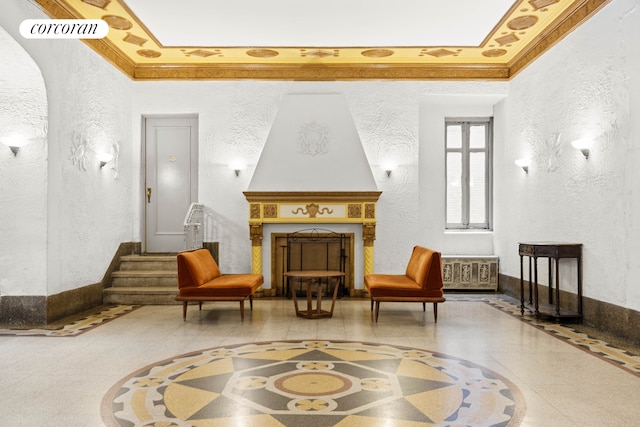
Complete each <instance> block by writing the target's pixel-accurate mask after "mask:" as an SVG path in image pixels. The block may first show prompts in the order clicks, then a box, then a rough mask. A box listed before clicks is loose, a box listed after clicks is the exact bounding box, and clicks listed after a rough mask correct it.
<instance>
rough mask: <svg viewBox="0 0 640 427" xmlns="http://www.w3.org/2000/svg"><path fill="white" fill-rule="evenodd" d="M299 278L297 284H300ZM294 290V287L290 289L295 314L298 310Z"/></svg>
mask: <svg viewBox="0 0 640 427" xmlns="http://www.w3.org/2000/svg"><path fill="white" fill-rule="evenodd" d="M300 283H301V280H300V279H298V285H300ZM296 293H297V292H296V290H295V289H291V297H292V298H293V306H294V307H295V309H296V314H298V313H300V310H299V309H298V297H297V296H296Z"/></svg>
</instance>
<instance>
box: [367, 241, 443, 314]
mask: <svg viewBox="0 0 640 427" xmlns="http://www.w3.org/2000/svg"><path fill="white" fill-rule="evenodd" d="M440 258H441V257H440V252H436V251H434V250H431V249H428V248H424V247H421V246H415V247H414V248H413V252H412V254H411V258H410V259H409V263H408V264H407V269H406V272H405V274H367V275H366V276H364V285H365V287H366V288H367V290H368V291H369V295H370V296H371V310H372V311H373V308H374V302H375V319H376V322H377V321H378V312H379V311H380V303H381V302H382V301H393V302H421V303H422V310H423V311H424V310H425V309H426V303H428V302H432V303H433V318H434V321H435V322H437V321H438V303H439V302H445V301H446V299H445V298H444V296H443V295H444V294H443V292H442V286H443V284H442V262H441V260H440Z"/></svg>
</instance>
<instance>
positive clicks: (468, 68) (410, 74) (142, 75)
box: [33, 0, 611, 81]
mask: <svg viewBox="0 0 640 427" xmlns="http://www.w3.org/2000/svg"><path fill="white" fill-rule="evenodd" d="M33 1H34V2H35V3H37V4H38V5H40V7H41V8H42V9H43V11H44V12H45V13H46V14H47V15H48V16H50V17H52V18H56V19H77V18H92V19H95V18H98V19H99V18H101V17H102V16H104V15H105V14H110V13H113V11H114V10H118V11H119V12H118V14H121V16H122V17H123V18H124V19H126V20H128V21H130V22H132V23H133V25H134V26H135V28H136V29H135V31H134V32H135V34H131V35H130V36H131V37H138V39H137V40H144V42H146V44H145V45H144V46H142V45H143V43H142V42H141V43H140V48H138V46H136V45H135V44H134V45H132V44H131V43H132V42H131V41H130V39H127V40H124V39H126V37H124V38H123V35H124V34H127V33H126V31H125V30H123V29H122V28H115V29H114V28H112V30H113V31H110V34H109V36H107V38H105V39H102V40H91V39H85V40H83V41H84V43H86V44H87V45H88V46H90V47H91V48H92V49H93V50H94V51H96V52H97V53H98V54H99V55H101V56H102V57H104V58H105V59H106V60H107V61H108V62H110V63H111V64H112V65H114V66H115V67H116V68H117V69H119V70H120V71H122V72H123V73H124V74H125V75H127V76H128V77H129V78H131V79H132V80H140V81H153V80H243V79H252V80H292V81H331V80H336V81H350V80H416V81H419V80H489V81H492V80H493V81H501V80H509V79H511V78H512V77H513V76H515V75H516V74H517V73H518V72H520V71H521V70H522V69H524V68H525V67H527V66H528V65H529V64H530V63H531V62H533V61H534V60H536V59H537V58H538V57H539V56H540V55H542V54H543V53H544V52H546V51H547V50H549V49H550V48H551V47H552V46H553V45H554V44H555V43H557V42H558V41H559V40H561V39H562V38H564V37H565V36H566V35H567V34H569V33H570V32H572V31H573V30H574V29H576V28H577V27H578V26H579V25H580V24H582V23H583V22H584V21H586V20H587V19H588V18H590V17H591V16H593V15H594V14H595V13H596V12H598V11H599V10H600V9H601V8H602V7H604V6H605V5H606V4H608V3H609V2H611V0H575V1H573V2H571V1H566V2H561V1H560V0H552V1H549V2H541V1H540V0H518V1H515V2H514V4H513V5H512V6H511V8H510V9H509V10H508V11H507V13H506V14H505V15H504V16H503V17H502V18H501V20H500V21H499V22H498V23H497V24H496V25H495V26H494V27H493V28H492V30H491V31H490V32H489V33H488V34H487V36H486V37H485V39H484V40H483V41H482V43H481V44H480V45H479V46H424V47H377V48H371V47H370V48H367V50H366V51H367V52H369V51H370V52H374V53H373V54H371V55H365V50H363V49H365V48H358V47H322V48H314V49H313V52H309V50H310V48H304V47H261V48H251V47H234V48H216V47H197V46H196V47H194V46H191V47H184V46H183V47H181V46H163V45H161V43H160V42H159V40H157V38H156V37H155V35H154V34H153V33H152V32H151V31H150V29H149V28H147V26H146V25H145V24H144V23H143V22H141V21H140V20H139V19H138V17H137V16H136V15H135V14H134V13H133V11H132V10H130V9H129V7H128V6H127V4H126V0H111V1H109V2H106V3H105V6H104V7H102V8H101V7H94V6H87V3H88V2H83V1H82V0H33ZM554 8H560V9H555V11H554ZM526 15H536V19H540V20H541V21H542V20H543V19H545V18H544V17H548V18H549V19H548V20H546V21H545V23H544V25H543V26H541V27H540V28H536V27H535V26H533V25H532V26H531V28H530V27H522V28H521V29H520V28H517V27H516V29H513V27H509V24H510V23H512V22H515V20H517V19H521V18H523V16H526ZM554 17H555V18H554ZM550 19H553V21H550ZM534 22H535V21H534ZM540 25H542V23H541V24H540ZM132 31H133V30H132ZM520 39H522V40H520ZM127 41H129V42H127ZM132 49H133V50H132ZM191 49H193V50H194V52H196V51H197V52H198V53H195V54H193V55H192V53H193V52H188V53H189V55H186V56H187V57H189V56H190V58H186V57H185V54H186V53H187V51H188V50H191ZM252 49H253V50H254V51H257V50H259V51H262V52H263V53H264V52H269V53H273V55H266V54H265V55H264V56H263V57H261V56H260V55H250V53H251V52H249V51H250V50H252ZM299 51H305V55H306V54H307V53H308V54H309V57H306V58H301V57H300V52H299ZM315 51H318V52H319V53H321V54H322V55H313V53H314V52H315ZM176 52H178V53H179V55H178V56H176ZM180 52H182V53H180ZM201 52H204V53H206V54H205V55H201V54H200V53H201ZM212 52H213V53H212ZM296 52H298V53H297V54H296ZM332 52H335V53H336V55H335V57H334V55H330V53H332ZM376 52H378V53H380V52H382V53H384V54H375V53H376ZM471 52H475V53H473V54H471ZM479 52H482V55H480V54H479ZM305 55H302V56H303V57H304V56H305ZM474 55H475V56H474Z"/></svg>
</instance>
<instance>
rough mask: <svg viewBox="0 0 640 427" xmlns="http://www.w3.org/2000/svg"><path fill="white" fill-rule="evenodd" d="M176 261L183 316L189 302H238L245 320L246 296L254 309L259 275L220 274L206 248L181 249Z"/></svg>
mask: <svg viewBox="0 0 640 427" xmlns="http://www.w3.org/2000/svg"><path fill="white" fill-rule="evenodd" d="M177 260H178V295H177V296H176V297H175V299H176V301H182V318H183V320H187V304H188V303H189V302H190V301H197V302H199V303H200V310H202V302H203V301H239V302H240V317H241V319H243V320H244V301H245V300H246V299H247V298H249V303H250V305H251V309H252V310H253V294H254V293H255V291H256V290H257V289H258V288H259V287H260V285H262V283H263V282H264V278H263V276H262V275H261V274H224V275H223V274H221V273H220V269H219V268H218V264H216V261H215V260H214V259H213V257H212V256H211V253H210V252H209V251H208V250H206V249H197V250H194V251H188V252H180V253H179V254H178V257H177Z"/></svg>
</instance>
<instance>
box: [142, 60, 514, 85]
mask: <svg viewBox="0 0 640 427" xmlns="http://www.w3.org/2000/svg"><path fill="white" fill-rule="evenodd" d="M130 77H132V78H133V79H134V80H175V79H178V80H243V79H258V80H302V81H330V80H379V79H380V80H506V79H508V78H509V68H508V67H505V66H501V65H486V64H464V65H440V64H430V65H425V64H389V65H377V64H341V65H333V64H332V65H321V64H310V65H298V64H282V65H280V64H279V65H262V64H261V65H257V64H247V65H237V64H208V65H174V64H162V65H139V66H137V67H135V71H134V74H133V76H130Z"/></svg>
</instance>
